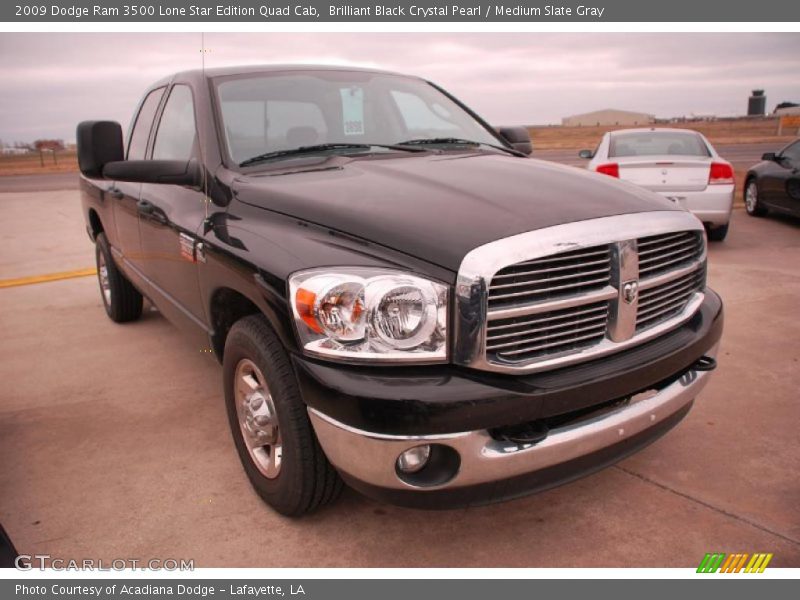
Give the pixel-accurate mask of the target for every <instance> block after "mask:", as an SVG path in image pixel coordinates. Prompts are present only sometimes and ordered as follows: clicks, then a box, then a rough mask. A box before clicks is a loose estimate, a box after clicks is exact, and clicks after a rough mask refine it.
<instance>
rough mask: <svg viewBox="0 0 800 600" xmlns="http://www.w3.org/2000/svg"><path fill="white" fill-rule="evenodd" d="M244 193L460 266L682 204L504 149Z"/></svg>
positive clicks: (413, 160) (302, 176) (340, 171)
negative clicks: (508, 245) (514, 245)
mask: <svg viewBox="0 0 800 600" xmlns="http://www.w3.org/2000/svg"><path fill="white" fill-rule="evenodd" d="M234 192H235V194H236V197H237V199H238V200H240V201H241V202H245V203H247V204H251V205H254V206H258V207H260V208H264V209H268V210H273V211H277V212H280V213H283V214H286V215H290V216H292V217H296V218H298V219H302V220H304V221H309V222H313V223H317V224H319V225H322V226H325V227H329V228H331V229H335V230H338V231H342V232H346V233H348V234H350V235H354V236H358V237H361V238H364V239H366V240H370V241H372V242H375V243H379V244H382V245H384V246H388V247H390V248H393V249H395V250H399V251H401V252H404V253H407V254H410V255H412V256H415V257H417V258H421V259H423V260H426V261H429V262H431V263H434V264H437V265H439V266H442V267H445V268H447V269H450V270H453V271H457V270H458V267H459V265H460V264H461V260H462V259H463V257H464V256H465V255H466V254H467V252H469V251H470V250H472V249H473V248H476V247H477V246H481V245H482V244H485V243H487V242H491V241H494V240H497V239H500V238H504V237H508V236H511V235H515V234H518V233H523V232H525V231H531V230H534V229H540V228H542V227H549V226H551V225H559V224H562V223H569V222H573V221H583V220H586V219H595V218H599V217H607V216H612V215H619V214H625V213H638V212H647V211H654V210H662V211H663V210H680V209H678V208H676V207H675V205H674V204H672V203H671V202H669V201H668V200H665V199H663V198H661V197H660V196H658V195H656V194H654V193H652V192H648V191H645V190H642V189H639V188H637V187H634V186H633V185H631V184H627V183H624V182H620V181H618V180H616V179H612V178H611V177H609V176H607V175H597V174H595V173H590V172H588V171H584V170H582V169H577V168H574V167H565V166H562V165H557V164H553V163H549V162H544V161H540V160H532V159H524V158H515V157H511V156H505V155H498V154H477V153H473V154H455V155H454V154H443V155H428V154H426V155H423V156H401V157H395V158H392V157H380V158H370V159H350V158H342V157H335V158H333V159H328V160H325V161H324V162H321V163H319V164H318V165H316V166H315V167H309V166H306V167H305V168H304V169H300V170H295V171H291V170H290V169H288V168H285V169H283V170H282V171H270V172H260V173H258V174H252V175H247V176H240V178H239V179H238V180H237V181H236V183H235V184H234Z"/></svg>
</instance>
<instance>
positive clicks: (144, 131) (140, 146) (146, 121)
mask: <svg viewBox="0 0 800 600" xmlns="http://www.w3.org/2000/svg"><path fill="white" fill-rule="evenodd" d="M163 95H164V88H163V87H162V88H158V89H155V90H153V91H152V92H150V93H149V94H147V98H145V99H144V102H142V107H141V108H140V109H139V114H138V115H137V116H136V122H135V123H134V125H133V130H132V131H131V139H130V141H129V142H128V160H142V159H144V155H145V153H146V152H147V140H148V139H149V138H150V129H151V128H152V127H153V118H154V117H155V116H156V111H157V110H158V105H159V103H160V102H161V96H163Z"/></svg>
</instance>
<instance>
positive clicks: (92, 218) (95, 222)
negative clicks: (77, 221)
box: [89, 208, 104, 238]
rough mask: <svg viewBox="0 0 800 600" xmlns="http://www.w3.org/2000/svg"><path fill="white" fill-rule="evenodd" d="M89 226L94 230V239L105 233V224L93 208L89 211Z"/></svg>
mask: <svg viewBox="0 0 800 600" xmlns="http://www.w3.org/2000/svg"><path fill="white" fill-rule="evenodd" d="M89 226H90V227H91V228H92V237H93V238H96V237H97V236H98V235H99V234H101V233H103V231H104V229H103V223H102V222H101V221H100V217H99V216H98V215H97V212H96V211H95V210H94V209H93V208H92V209H90V210H89Z"/></svg>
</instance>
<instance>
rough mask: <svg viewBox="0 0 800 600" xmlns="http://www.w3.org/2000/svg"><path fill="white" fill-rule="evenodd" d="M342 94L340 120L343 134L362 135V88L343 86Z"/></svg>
mask: <svg viewBox="0 0 800 600" xmlns="http://www.w3.org/2000/svg"><path fill="white" fill-rule="evenodd" d="M340 92H341V94H342V122H343V125H344V134H345V135H364V89H363V88H359V87H351V88H344V89H342V90H340Z"/></svg>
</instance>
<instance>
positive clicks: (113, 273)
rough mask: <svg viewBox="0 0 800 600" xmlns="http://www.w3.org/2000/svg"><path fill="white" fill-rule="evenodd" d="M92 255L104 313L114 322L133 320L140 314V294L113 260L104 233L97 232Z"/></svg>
mask: <svg viewBox="0 0 800 600" xmlns="http://www.w3.org/2000/svg"><path fill="white" fill-rule="evenodd" d="M94 256H95V262H96V263H97V281H98V283H99V284H100V297H101V298H102V300H103V307H104V308H105V309H106V314H107V315H108V317H109V318H110V319H111V320H112V321H114V322H116V323H126V322H128V321H135V320H136V319H138V318H139V317H140V316H141V315H142V302H143V300H142V295H141V294H140V293H139V290H137V289H136V288H135V287H133V284H132V283H131V282H130V281H128V280H127V279H126V277H125V275H123V274H122V271H120V270H119V268H118V267H117V265H116V263H115V262H114V257H113V256H112V255H111V246H109V244H108V240H107V239H106V234H105V233H99V234H97V238H96V239H95V250H94Z"/></svg>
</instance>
